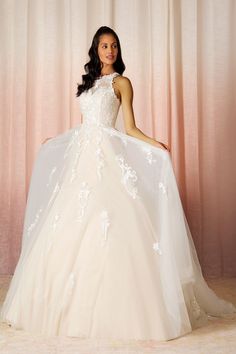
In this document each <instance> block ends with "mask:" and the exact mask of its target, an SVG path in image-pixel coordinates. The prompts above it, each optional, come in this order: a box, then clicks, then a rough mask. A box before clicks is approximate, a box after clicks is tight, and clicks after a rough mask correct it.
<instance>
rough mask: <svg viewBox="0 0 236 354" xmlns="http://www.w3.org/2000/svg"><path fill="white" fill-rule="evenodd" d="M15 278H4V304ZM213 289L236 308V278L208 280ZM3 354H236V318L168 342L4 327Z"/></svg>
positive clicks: (0, 294)
mask: <svg viewBox="0 0 236 354" xmlns="http://www.w3.org/2000/svg"><path fill="white" fill-rule="evenodd" d="M10 279H11V277H10V276H0V302H3V299H4V297H5V294H6V291H7V289H8V286H9V282H10ZM207 282H208V284H209V286H210V287H211V288H212V289H213V290H214V291H215V292H216V293H217V294H218V295H219V296H221V297H223V298H224V299H225V300H229V301H231V302H233V303H234V304H235V305H236V278H227V279H208V280H207ZM0 353H1V354H13V353H14V354H72V353H73V354H93V353H96V354H157V353H163V354H192V353H196V354H210V353H214V354H231V353H232V354H236V318H234V319H212V320H209V323H208V324H207V325H206V326H204V327H202V328H199V329H196V330H194V331H193V332H192V333H190V334H188V335H186V336H184V337H181V338H178V339H174V340H171V341H167V342H159V343H158V342H154V341H145V342H144V341H136V342H132V341H129V342H121V341H115V340H112V341H96V342H95V341H92V340H81V339H80V340H79V339H76V338H69V337H54V338H53V337H52V338H50V339H48V338H44V337H43V336H32V335H29V334H27V332H25V331H19V330H13V329H11V328H10V327H9V326H7V325H6V324H4V323H0Z"/></svg>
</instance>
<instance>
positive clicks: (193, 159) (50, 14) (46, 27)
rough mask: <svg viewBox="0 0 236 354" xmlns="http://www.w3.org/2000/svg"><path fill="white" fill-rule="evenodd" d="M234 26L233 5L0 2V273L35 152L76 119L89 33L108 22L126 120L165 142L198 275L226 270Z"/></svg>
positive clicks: (232, 252) (207, 1)
mask: <svg viewBox="0 0 236 354" xmlns="http://www.w3.org/2000/svg"><path fill="white" fill-rule="evenodd" d="M235 23H236V6H235V1H233V0H232V1H231V0H224V1H223V0H214V1H213V0H182V1H181V0H148V1H141V0H119V1H118V0H116V1H113V2H111V1H109V0H104V1H102V0H100V1H87V0H70V1H57V0H50V1H48V0H34V1H27V0H22V1H16V0H15V1H14V0H12V1H6V0H5V1H4V0H3V1H1V2H0V46H1V50H0V52H1V57H0V69H1V81H0V114H1V131H0V154H1V174H0V193H1V209H0V217H1V229H0V237H1V239H0V273H2V274H10V273H13V271H14V269H15V265H16V262H17V260H18V257H19V253H20V246H21V236H22V228H23V217H24V209H25V205H26V198H27V192H28V187H29V180H30V175H31V172H32V166H33V162H34V159H35V156H36V153H37V151H38V149H39V147H40V144H41V142H42V141H43V140H44V139H45V138H46V137H48V136H54V135H57V134H59V133H62V132H64V131H66V130H67V129H69V128H70V127H73V126H75V125H76V124H77V123H78V122H80V111H79V104H78V99H77V98H76V97H75V93H76V88H77V87H76V84H77V82H79V81H80V79H81V74H82V73H83V65H84V64H85V62H86V61H87V59H88V57H87V51H88V48H89V46H90V43H91V40H92V36H93V34H94V33H95V31H96V30H97V28H98V27H99V26H101V25H108V26H111V27H113V28H114V29H115V31H117V33H118V35H119V37H120V41H121V46H122V54H123V59H124V62H125V64H126V68H127V69H126V71H125V73H124V75H126V76H128V77H129V78H130V80H131V82H132V84H133V88H134V112H135V117H136V122H137V126H138V127H139V128H141V129H142V130H143V131H144V132H145V133H146V134H148V135H150V136H153V137H155V138H156V139H158V140H162V141H164V142H166V143H168V144H170V146H171V156H172V161H173V166H174V170H175V174H176V178H177V182H178V185H179V190H180V195H181V198H182V202H183V206H184V209H185V212H186V216H187V219H188V222H189V226H190V229H191V231H192V235H193V239H194V242H195V245H196V247H197V252H198V255H199V259H200V262H201V265H202V268H203V271H204V273H205V275H208V276H222V275H225V276H232V275H235V274H236V261H235V259H236V227H235V226H236V218H235V215H234V214H235V210H236V189H235V180H236V155H235V152H234V150H235V147H234V136H235V132H236V129H235V128H236V127H235V125H236V119H235V118H236V114H235V113H236V99H235V92H236V91H235V82H236V67H235V62H236V49H235V43H236V25H235ZM120 115H121V112H120Z"/></svg>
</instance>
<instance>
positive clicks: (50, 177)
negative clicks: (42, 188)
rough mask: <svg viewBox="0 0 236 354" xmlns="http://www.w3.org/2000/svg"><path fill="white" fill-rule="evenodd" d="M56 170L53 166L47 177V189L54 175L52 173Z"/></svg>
mask: <svg viewBox="0 0 236 354" xmlns="http://www.w3.org/2000/svg"><path fill="white" fill-rule="evenodd" d="M56 170H57V168H56V166H55V167H53V169H52V171H51V172H50V175H49V177H48V183H47V184H46V186H47V187H48V186H49V185H50V183H51V181H52V176H53V175H54V173H55V172H56Z"/></svg>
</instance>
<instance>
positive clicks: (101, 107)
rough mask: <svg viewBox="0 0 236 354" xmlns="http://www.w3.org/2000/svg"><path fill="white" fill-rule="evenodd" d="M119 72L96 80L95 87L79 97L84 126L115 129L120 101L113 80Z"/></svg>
mask: <svg viewBox="0 0 236 354" xmlns="http://www.w3.org/2000/svg"><path fill="white" fill-rule="evenodd" d="M118 75H120V74H119V73H117V72H114V73H112V74H108V75H103V76H102V77H100V78H98V79H96V81H95V83H94V86H93V87H91V88H90V89H89V90H88V91H84V92H83V93H82V94H81V95H80V96H79V101H80V109H81V113H82V115H83V125H84V126H86V125H89V126H90V125H94V124H95V125H98V126H109V127H115V123H116V118H117V115H118V112H119V107H120V100H119V99H118V98H117V96H116V94H115V92H114V88H113V85H112V83H113V78H114V77H115V76H118Z"/></svg>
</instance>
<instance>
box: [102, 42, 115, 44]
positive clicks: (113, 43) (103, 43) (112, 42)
mask: <svg viewBox="0 0 236 354" xmlns="http://www.w3.org/2000/svg"><path fill="white" fill-rule="evenodd" d="M101 44H109V43H106V42H101ZM111 44H117V42H112V43H111Z"/></svg>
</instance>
